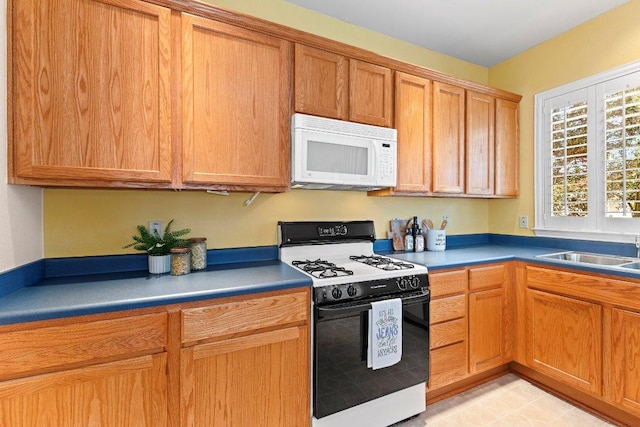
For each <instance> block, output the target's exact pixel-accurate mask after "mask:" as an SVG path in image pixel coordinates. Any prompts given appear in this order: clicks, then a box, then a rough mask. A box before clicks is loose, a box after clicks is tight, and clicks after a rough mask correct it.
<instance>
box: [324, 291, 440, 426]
mask: <svg viewBox="0 0 640 427" xmlns="http://www.w3.org/2000/svg"><path fill="white" fill-rule="evenodd" d="M429 300H430V295H429V291H428V290H426V291H425V292H421V293H419V294H417V295H412V296H410V297H407V298H403V301H402V320H403V323H402V359H401V360H400V362H399V363H397V364H395V365H393V366H389V367H387V368H383V369H377V370H372V369H370V368H367V342H368V340H367V334H368V324H369V318H368V317H369V309H370V308H371V304H370V301H369V302H363V303H345V304H336V305H331V306H326V307H322V306H321V307H318V306H316V307H315V308H314V349H313V352H314V353H313V355H314V358H313V414H314V416H315V417H316V418H322V417H325V416H327V415H331V414H334V413H336V412H339V411H342V410H345V409H348V408H351V407H353V406H356V405H359V404H361V403H364V402H368V401H370V400H373V399H376V398H378V397H382V396H385V395H388V394H390V393H393V392H396V391H399V390H403V389H405V388H407V387H411V386H415V385H417V384H420V383H423V382H426V381H427V380H428V378H429Z"/></svg>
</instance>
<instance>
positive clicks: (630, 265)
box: [620, 261, 640, 270]
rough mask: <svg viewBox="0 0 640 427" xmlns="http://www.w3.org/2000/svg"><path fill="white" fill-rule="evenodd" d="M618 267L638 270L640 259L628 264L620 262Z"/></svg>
mask: <svg viewBox="0 0 640 427" xmlns="http://www.w3.org/2000/svg"><path fill="white" fill-rule="evenodd" d="M620 267H622V268H630V269H632V270H640V261H636V262H632V263H629V264H622V265H621V266H620Z"/></svg>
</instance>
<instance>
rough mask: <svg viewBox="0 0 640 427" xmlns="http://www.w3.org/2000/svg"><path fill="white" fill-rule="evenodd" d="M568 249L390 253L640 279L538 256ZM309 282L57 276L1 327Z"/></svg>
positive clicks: (276, 265) (288, 275) (253, 270)
mask: <svg viewBox="0 0 640 427" xmlns="http://www.w3.org/2000/svg"><path fill="white" fill-rule="evenodd" d="M562 251H563V250H562V249H558V248H545V247H538V246H526V245H525V246H518V245H502V244H477V245H466V246H461V247H454V248H451V249H447V250H446V251H444V252H429V251H425V252H418V253H414V252H386V251H385V252H386V253H387V254H388V255H389V256H393V257H395V258H399V259H402V260H405V261H410V262H414V263H418V264H423V265H426V266H427V268H428V269H429V270H430V271H437V270H439V269H445V268H455V267H461V266H468V265H474V264H485V263H490V262H504V261H510V260H522V261H528V262H536V263H540V264H545V265H555V266H563V267H569V268H574V269H576V270H582V271H588V272H596V273H605V274H611V275H616V276H622V277H631V278H636V279H640V272H638V271H637V270H625V269H623V268H620V267H605V266H596V265H586V264H575V263H568V262H566V261H554V260H545V259H540V258H537V256H538V255H543V254H549V253H556V252H562ZM309 286H311V279H310V278H309V277H307V276H306V275H304V274H303V273H301V272H300V271H297V270H296V269H294V268H292V267H289V266H287V265H285V264H282V263H280V262H279V261H278V260H264V261H255V262H238V263H232V264H218V265H215V266H209V267H208V269H207V270H205V271H201V272H193V273H191V274H188V275H185V276H171V275H169V274H163V275H150V274H148V273H147V272H142V271H134V272H122V273H104V274H94V275H80V276H73V277H52V278H46V279H44V280H41V281H39V282H37V283H35V284H32V285H31V286H26V287H22V288H20V289H18V290H16V291H13V292H11V293H9V294H8V295H6V296H4V297H2V298H0V325H2V324H11V323H20V322H29V321H35V320H45V319H54V318H60V317H70V316H78V315H84V314H94V313H104V312H111V311H118V310H127V309H134V308H142V307H152V306H158V305H165V304H173V303H180V302H188V301H197V300H205V299H212V298H220V297H226V296H233V295H243V294H251V293H258V292H264V291H273V290H281V289H290V288H296V287H309Z"/></svg>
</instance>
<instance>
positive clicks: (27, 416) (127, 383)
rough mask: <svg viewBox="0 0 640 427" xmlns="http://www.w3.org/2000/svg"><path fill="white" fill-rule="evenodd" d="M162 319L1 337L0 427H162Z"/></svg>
mask: <svg viewBox="0 0 640 427" xmlns="http://www.w3.org/2000/svg"><path fill="white" fill-rule="evenodd" d="M166 330H167V316H166V314H165V313H150V314H139V315H125V316H123V317H116V318H113V317H112V316H109V315H107V316H101V315H98V316H83V317H78V318H69V319H60V320H53V321H43V322H37V323H35V322H34V323H33V324H31V323H27V324H24V325H8V326H3V327H2V328H1V329H0V348H1V349H2V358H0V378H1V379H2V381H0V426H12V427H14V426H17V427H22V426H25V427H26V426H43V425H46V426H52V427H57V426H59V427H66V426H131V427H137V426H143V427H146V426H154V427H155V426H166V425H167V416H168V410H167V397H168V396H167V381H168V378H167V360H168V357H167V353H166V351H165V345H166V340H167V335H166Z"/></svg>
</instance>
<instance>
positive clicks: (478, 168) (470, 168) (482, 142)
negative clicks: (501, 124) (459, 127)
mask: <svg viewBox="0 0 640 427" xmlns="http://www.w3.org/2000/svg"><path fill="white" fill-rule="evenodd" d="M466 96H467V103H466V140H467V144H466V154H467V158H466V191H465V192H466V194H469V195H479V196H490V195H493V189H494V146H495V144H494V134H495V98H494V97H493V96H489V95H485V94H481V93H478V92H473V91H467V94H466Z"/></svg>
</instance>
